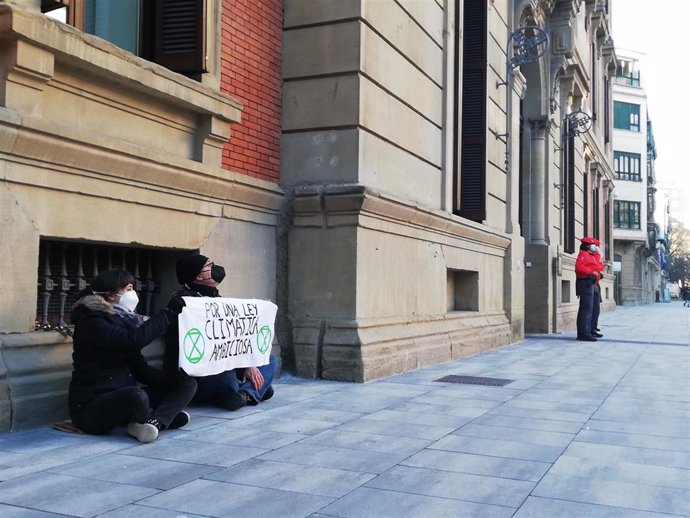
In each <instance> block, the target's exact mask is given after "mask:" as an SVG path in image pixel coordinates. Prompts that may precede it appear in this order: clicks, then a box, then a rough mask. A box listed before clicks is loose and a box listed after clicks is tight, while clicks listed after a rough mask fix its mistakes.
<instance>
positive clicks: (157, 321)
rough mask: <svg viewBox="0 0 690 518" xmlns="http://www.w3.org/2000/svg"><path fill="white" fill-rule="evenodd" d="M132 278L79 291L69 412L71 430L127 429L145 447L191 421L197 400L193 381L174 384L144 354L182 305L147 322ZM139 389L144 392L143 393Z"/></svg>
mask: <svg viewBox="0 0 690 518" xmlns="http://www.w3.org/2000/svg"><path fill="white" fill-rule="evenodd" d="M133 282H134V278H133V277H132V275H131V274H130V273H129V272H127V271H125V270H108V271H105V272H103V273H101V274H100V275H99V276H98V277H97V278H96V279H94V281H93V283H92V285H91V289H87V290H83V291H82V292H80V294H79V295H80V296H79V299H78V300H77V302H76V303H75V305H74V307H73V310H72V316H71V320H72V324H74V337H73V353H72V361H73V367H72V381H71V382H70V386H69V397H68V402H69V410H70V417H71V418H72V423H73V424H74V425H75V426H76V427H77V428H79V429H80V430H82V431H84V432H86V433H90V434H107V433H109V432H110V431H112V430H113V429H114V428H116V427H117V426H120V425H125V424H127V431H128V433H129V434H130V435H131V436H133V437H135V438H136V439H138V440H139V441H141V442H152V441H154V440H156V438H157V437H158V434H159V432H160V431H162V430H165V429H172V428H179V427H181V426H184V425H186V424H187V423H188V422H189V414H187V412H184V411H183V409H184V408H185V407H186V406H187V404H188V403H189V401H190V400H191V399H192V397H193V396H194V392H195V391H196V382H195V381H194V379H193V378H187V379H185V380H180V379H177V378H170V377H168V376H166V375H165V374H164V372H163V371H162V370H160V369H156V368H154V367H152V366H150V365H149V364H148V363H147V362H146V359H145V358H144V356H143V355H142V353H141V349H142V348H143V347H145V346H146V345H148V344H150V343H151V342H152V341H153V340H154V339H155V338H157V337H158V336H160V335H162V334H163V333H164V332H165V329H166V328H167V326H168V323H169V322H170V320H171V318H172V317H171V315H173V314H176V313H177V312H179V308H181V305H182V304H184V303H183V302H182V300H179V299H177V300H176V299H172V300H171V302H170V303H169V304H168V307H167V308H165V309H164V310H162V311H160V312H159V313H157V314H156V315H154V316H153V317H151V318H150V319H148V320H145V318H144V317H142V316H141V315H139V314H137V313H136V312H135V311H134V309H135V308H136V306H137V304H138V301H139V299H138V297H137V295H136V292H135V291H134V290H133V289H132V283H133ZM139 383H143V384H145V385H146V386H145V387H144V388H141V387H140V386H139Z"/></svg>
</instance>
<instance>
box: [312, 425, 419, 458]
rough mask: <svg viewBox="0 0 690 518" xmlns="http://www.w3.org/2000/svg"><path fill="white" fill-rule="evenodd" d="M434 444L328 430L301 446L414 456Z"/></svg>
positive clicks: (407, 438)
mask: <svg viewBox="0 0 690 518" xmlns="http://www.w3.org/2000/svg"><path fill="white" fill-rule="evenodd" d="M432 442H433V441H432V440H430V439H413V438H410V437H396V436H386V435H379V434H372V433H362V432H348V431H345V430H326V431H325V432H321V433H320V434H317V435H312V436H311V437H309V438H307V439H304V440H303V441H301V443H300V444H321V445H323V446H334V447H340V448H352V449H354V450H366V451H380V452H383V453H398V454H401V455H404V454H408V455H412V454H413V453H416V452H418V451H419V450H421V449H423V448H425V447H426V446H428V445H429V444H431V443H432Z"/></svg>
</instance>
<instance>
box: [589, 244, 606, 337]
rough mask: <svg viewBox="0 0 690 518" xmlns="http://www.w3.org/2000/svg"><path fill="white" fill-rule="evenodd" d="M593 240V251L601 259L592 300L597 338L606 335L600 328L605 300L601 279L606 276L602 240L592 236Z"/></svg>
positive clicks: (593, 329)
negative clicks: (600, 249)
mask: <svg viewBox="0 0 690 518" xmlns="http://www.w3.org/2000/svg"><path fill="white" fill-rule="evenodd" d="M591 242H592V244H594V246H596V249H595V250H592V251H593V252H594V255H595V256H596V258H597V260H598V261H599V272H598V274H597V280H596V282H595V283H594V300H593V302H592V336H594V337H595V338H603V336H604V335H603V334H602V333H601V332H600V331H601V330H600V329H599V314H600V313H601V303H602V302H603V300H602V298H601V284H600V283H599V281H600V280H601V279H603V278H604V261H603V259H602V258H601V252H600V251H599V247H600V246H601V242H600V241H599V240H598V239H596V238H591ZM590 248H591V246H590Z"/></svg>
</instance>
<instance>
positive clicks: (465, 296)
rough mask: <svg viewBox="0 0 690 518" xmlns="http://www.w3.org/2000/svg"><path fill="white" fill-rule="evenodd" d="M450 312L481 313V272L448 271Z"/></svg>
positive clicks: (448, 304) (447, 284)
mask: <svg viewBox="0 0 690 518" xmlns="http://www.w3.org/2000/svg"><path fill="white" fill-rule="evenodd" d="M446 301H447V308H448V311H449V312H451V311H479V272H474V271H470V270H448V281H447V283H446Z"/></svg>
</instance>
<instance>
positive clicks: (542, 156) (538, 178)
mask: <svg viewBox="0 0 690 518" xmlns="http://www.w3.org/2000/svg"><path fill="white" fill-rule="evenodd" d="M529 126H530V147H529V150H530V153H529V164H528V165H529V167H527V168H526V172H527V175H526V180H527V185H525V186H524V187H525V189H524V191H523V192H524V193H525V195H526V196H525V198H526V199H524V203H525V205H526V206H527V211H526V213H527V214H526V215H527V219H526V221H523V224H524V225H525V226H526V229H525V230H526V232H525V234H526V237H527V241H528V243H529V244H538V245H546V244H547V240H546V211H547V204H546V189H547V187H548V186H547V183H548V181H547V169H546V157H547V149H546V145H547V141H548V127H549V121H548V117H537V118H533V119H530V121H529Z"/></svg>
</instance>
